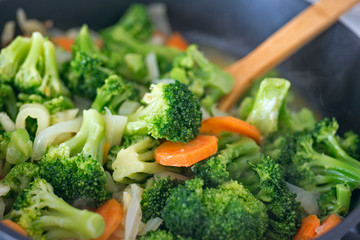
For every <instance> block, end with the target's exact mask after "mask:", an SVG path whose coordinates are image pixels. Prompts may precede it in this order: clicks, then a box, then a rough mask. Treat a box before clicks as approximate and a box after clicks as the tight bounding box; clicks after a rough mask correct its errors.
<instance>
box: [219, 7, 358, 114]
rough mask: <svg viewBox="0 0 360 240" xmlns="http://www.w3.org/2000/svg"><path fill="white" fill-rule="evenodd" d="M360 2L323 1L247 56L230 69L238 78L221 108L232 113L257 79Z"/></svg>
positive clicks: (306, 10) (297, 17)
mask: <svg viewBox="0 0 360 240" xmlns="http://www.w3.org/2000/svg"><path fill="white" fill-rule="evenodd" d="M359 1H360V0H320V1H319V2H317V3H315V4H313V5H311V6H309V7H308V8H307V9H305V10H304V11H303V12H301V13H300V14H299V15H297V16H296V17H295V18H293V19H292V20H291V21H290V22H288V23H287V24H285V25H284V26H283V27H282V28H280V29H279V30H278V31H277V32H275V33H274V34H273V35H271V36H270V37H269V38H268V39H266V40H265V41H264V42H263V43H262V44H260V45H259V46H258V47H257V48H255V50H253V51H252V52H251V53H249V54H248V55H247V56H245V57H244V58H242V59H240V60H238V61H237V62H235V63H233V64H232V65H230V66H229V67H227V68H226V71H228V72H229V73H230V74H232V75H233V76H234V78H235V85H234V88H233V90H232V91H231V92H230V93H229V94H228V95H226V96H225V97H224V98H222V99H221V101H220V104H219V109H221V110H223V111H228V110H229V109H230V108H231V107H232V106H233V105H234V104H235V103H236V101H237V100H238V99H239V98H240V97H241V95H242V94H243V93H244V92H245V91H246V90H247V89H248V88H249V87H250V85H251V83H252V81H253V80H254V79H256V78H258V77H261V76H262V75H263V74H265V73H266V72H267V71H269V70H271V69H273V68H274V67H276V66H277V65H278V64H279V63H281V62H282V61H284V60H285V59H286V58H288V57H289V56H290V55H291V54H293V53H294V52H295V51H296V50H298V49H299V48H301V47H302V46H304V45H305V44H306V43H308V42H309V41H310V40H312V39H313V38H315V37H316V36H318V35H319V34H320V33H322V32H323V31H324V30H326V29H327V28H328V27H330V26H331V25H332V24H333V23H335V22H336V21H337V19H338V18H339V17H340V16H341V15H342V14H343V13H345V12H346V11H347V10H349V9H350V8H351V7H353V6H354V5H355V4H356V3H358V2H359Z"/></svg>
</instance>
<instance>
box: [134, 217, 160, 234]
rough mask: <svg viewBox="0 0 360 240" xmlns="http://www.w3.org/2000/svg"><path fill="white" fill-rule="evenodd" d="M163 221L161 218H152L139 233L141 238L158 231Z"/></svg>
mask: <svg viewBox="0 0 360 240" xmlns="http://www.w3.org/2000/svg"><path fill="white" fill-rule="evenodd" d="M162 222H163V220H162V219H161V218H158V217H157V218H152V219H150V220H149V221H148V222H147V223H146V224H145V225H144V226H143V227H142V229H141V231H140V232H139V233H138V235H139V236H142V235H145V234H146V233H148V232H150V231H156V230H157V229H158V228H159V227H160V225H161V224H162Z"/></svg>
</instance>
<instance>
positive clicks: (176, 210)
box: [162, 178, 268, 240]
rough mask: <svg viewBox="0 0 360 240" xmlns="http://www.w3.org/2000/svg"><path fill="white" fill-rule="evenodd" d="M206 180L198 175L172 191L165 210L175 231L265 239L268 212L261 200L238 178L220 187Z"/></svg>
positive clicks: (198, 236)
mask: <svg viewBox="0 0 360 240" xmlns="http://www.w3.org/2000/svg"><path fill="white" fill-rule="evenodd" d="M203 184H204V183H203V181H202V180H201V179H198V178H195V179H193V180H190V181H186V183H185V186H179V187H177V188H176V189H174V190H173V191H172V192H171V195H170V197H169V198H168V199H167V200H166V204H165V207H164V209H163V213H162V215H163V219H164V224H165V227H166V228H167V229H169V231H170V232H171V233H173V234H174V235H181V236H183V237H191V238H194V239H237V240H238V239H262V237H263V235H264V233H265V231H266V229H267V226H268V216H267V214H266V207H265V205H264V204H263V203H262V202H261V201H259V200H257V199H256V198H255V197H254V196H253V195H252V194H251V193H250V192H249V191H248V190H246V189H245V188H244V187H243V186H242V185H241V184H238V183H237V182H234V181H230V182H227V183H224V184H222V185H220V186H218V187H217V188H203ZM194 223H196V224H194Z"/></svg>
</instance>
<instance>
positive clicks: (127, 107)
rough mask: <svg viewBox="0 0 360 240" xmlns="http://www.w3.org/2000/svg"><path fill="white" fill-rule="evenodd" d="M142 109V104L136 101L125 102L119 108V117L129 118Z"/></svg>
mask: <svg viewBox="0 0 360 240" xmlns="http://www.w3.org/2000/svg"><path fill="white" fill-rule="evenodd" d="M139 107H140V103H139V102H136V101H125V102H124V103H123V104H121V106H120V108H119V112H118V113H119V115H122V116H129V115H130V114H132V113H134V112H135V111H136V109H138V108H139Z"/></svg>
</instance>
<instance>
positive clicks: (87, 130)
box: [60, 109, 105, 164]
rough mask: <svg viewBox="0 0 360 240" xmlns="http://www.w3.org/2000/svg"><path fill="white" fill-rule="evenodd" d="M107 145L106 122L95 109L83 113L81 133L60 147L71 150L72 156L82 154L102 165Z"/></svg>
mask: <svg viewBox="0 0 360 240" xmlns="http://www.w3.org/2000/svg"><path fill="white" fill-rule="evenodd" d="M104 143H105V120H104V118H103V116H102V115H101V114H100V113H98V112H97V111H96V110H94V109H89V110H85V111H84V112H83V121H82V124H81V128H80V130H79V132H78V133H77V134H76V135H75V136H74V137H73V138H71V139H70V140H68V141H66V142H64V143H62V144H61V145H60V146H66V147H68V148H69V150H70V153H71V155H74V154H76V153H79V152H81V153H82V154H83V155H84V156H85V157H88V156H92V157H93V158H95V159H97V160H98V162H99V163H101V164H102V161H103V160H102V158H103V147H104Z"/></svg>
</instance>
